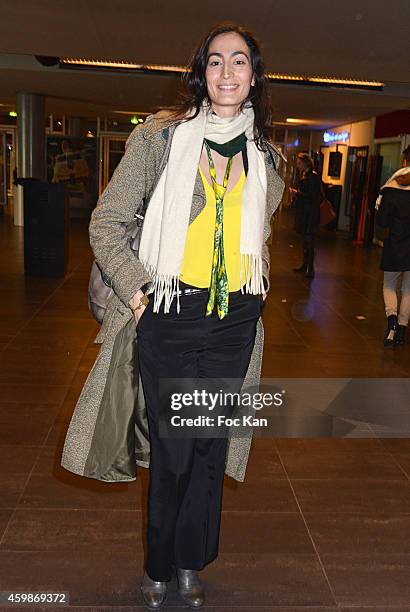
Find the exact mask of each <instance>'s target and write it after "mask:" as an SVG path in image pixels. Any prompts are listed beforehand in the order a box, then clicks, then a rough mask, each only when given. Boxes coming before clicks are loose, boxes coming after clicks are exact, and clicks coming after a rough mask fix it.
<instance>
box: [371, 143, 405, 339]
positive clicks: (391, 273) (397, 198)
mask: <svg viewBox="0 0 410 612" xmlns="http://www.w3.org/2000/svg"><path fill="white" fill-rule="evenodd" d="M403 162H404V167H403V168H401V169H400V170H398V171H397V172H395V173H394V174H393V176H392V177H391V178H390V179H389V180H388V181H387V183H386V184H385V185H383V187H382V188H381V190H380V198H378V201H377V208H378V210H377V213H376V222H377V223H378V224H379V225H380V226H381V227H385V228H388V230H389V234H388V236H387V238H386V239H385V240H384V244H383V253H382V259H381V264H380V268H381V269H382V270H384V279H383V297H384V306H385V311H386V317H387V331H386V334H385V336H384V341H383V342H384V346H385V347H386V348H389V347H393V346H396V345H403V344H404V343H405V334H406V329H407V325H408V323H409V317H410V167H408V164H409V163H410V147H407V149H406V150H405V151H404V152H403ZM399 283H400V284H401V287H400V289H401V300H400V307H398V298H397V288H398V285H399Z"/></svg>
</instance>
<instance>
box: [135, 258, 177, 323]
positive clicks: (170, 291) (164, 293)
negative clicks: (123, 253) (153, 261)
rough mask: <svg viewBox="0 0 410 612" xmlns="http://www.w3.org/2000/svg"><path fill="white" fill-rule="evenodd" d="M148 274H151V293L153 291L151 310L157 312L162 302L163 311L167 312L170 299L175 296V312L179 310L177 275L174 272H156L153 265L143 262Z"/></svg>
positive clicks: (169, 306) (170, 302)
mask: <svg viewBox="0 0 410 612" xmlns="http://www.w3.org/2000/svg"><path fill="white" fill-rule="evenodd" d="M143 265H144V267H145V268H146V270H147V272H148V274H149V275H150V276H152V278H153V281H152V293H154V306H153V311H154V312H159V309H160V306H161V304H162V302H164V313H166V314H167V313H169V310H170V308H171V304H172V301H173V299H174V297H175V295H176V297H177V313H178V314H179V312H180V300H179V294H180V291H179V277H178V276H176V275H175V274H157V271H156V269H155V266H151V265H148V264H147V263H144V264H143Z"/></svg>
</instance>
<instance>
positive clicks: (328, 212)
mask: <svg viewBox="0 0 410 612" xmlns="http://www.w3.org/2000/svg"><path fill="white" fill-rule="evenodd" d="M335 219H336V213H335V211H334V209H333V206H332V203H331V202H329V200H327V199H326V198H325V199H324V200H322V201H321V203H320V221H319V224H320V225H328V223H331V222H332V221H334V220H335Z"/></svg>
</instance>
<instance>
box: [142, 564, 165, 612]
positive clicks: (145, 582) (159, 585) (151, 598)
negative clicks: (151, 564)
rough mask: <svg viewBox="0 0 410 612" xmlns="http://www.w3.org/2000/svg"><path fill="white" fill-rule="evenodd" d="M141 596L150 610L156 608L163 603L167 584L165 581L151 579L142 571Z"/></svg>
mask: <svg viewBox="0 0 410 612" xmlns="http://www.w3.org/2000/svg"><path fill="white" fill-rule="evenodd" d="M141 592H142V597H143V598H144V603H145V604H146V606H148V608H149V609H150V610H158V609H159V608H160V607H161V606H162V604H164V603H165V600H166V598H167V593H168V585H167V583H166V582H160V581H158V580H152V578H150V577H149V576H148V574H147V572H144V577H143V579H142V583H141Z"/></svg>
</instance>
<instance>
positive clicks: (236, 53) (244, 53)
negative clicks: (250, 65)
mask: <svg viewBox="0 0 410 612" xmlns="http://www.w3.org/2000/svg"><path fill="white" fill-rule="evenodd" d="M212 55H217V56H218V57H223V55H222V53H219V52H218V51H213V53H208V59H209V58H210V57H211V56H212ZM234 55H244V56H245V57H246V59H248V60H249V57H248V54H247V53H246V52H245V51H234V52H233V53H231V56H232V57H233V56H234Z"/></svg>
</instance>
